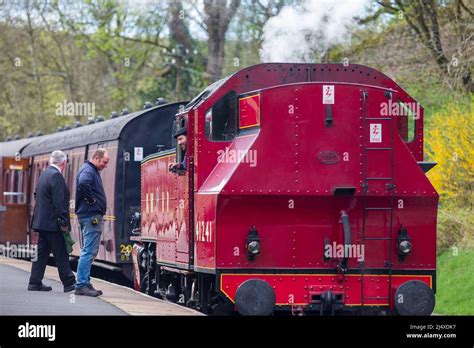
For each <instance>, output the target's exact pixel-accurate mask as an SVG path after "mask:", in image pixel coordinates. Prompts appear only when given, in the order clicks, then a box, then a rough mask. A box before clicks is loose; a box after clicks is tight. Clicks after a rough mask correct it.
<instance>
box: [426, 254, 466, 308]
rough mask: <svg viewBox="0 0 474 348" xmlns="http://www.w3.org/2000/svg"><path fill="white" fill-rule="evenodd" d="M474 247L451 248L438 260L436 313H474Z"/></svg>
mask: <svg viewBox="0 0 474 348" xmlns="http://www.w3.org/2000/svg"><path fill="white" fill-rule="evenodd" d="M473 261H474V249H470V250H456V249H451V250H448V251H446V252H444V253H443V254H441V255H439V257H438V260H437V293H436V307H435V310H434V311H435V313H437V314H444V315H474V296H472V294H473V293H474V262H473Z"/></svg>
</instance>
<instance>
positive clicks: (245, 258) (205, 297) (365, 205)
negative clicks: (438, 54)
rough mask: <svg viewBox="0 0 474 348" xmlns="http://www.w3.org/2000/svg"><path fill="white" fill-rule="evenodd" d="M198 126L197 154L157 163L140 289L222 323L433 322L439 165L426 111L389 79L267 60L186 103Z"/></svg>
mask: <svg viewBox="0 0 474 348" xmlns="http://www.w3.org/2000/svg"><path fill="white" fill-rule="evenodd" d="M184 127H186V130H187V142H186V149H185V153H186V155H185V157H183V155H184V151H183V149H182V148H181V147H179V146H177V147H176V148H175V149H173V148H172V149H169V150H165V151H161V152H158V153H156V154H153V155H150V156H148V157H146V158H145V159H144V160H143V161H142V165H141V174H142V184H141V222H140V224H139V228H137V229H135V230H134V233H135V236H133V237H132V238H131V239H132V240H134V241H135V244H134V247H133V261H134V275H135V276H134V282H135V287H136V288H137V289H140V290H141V291H144V292H147V293H149V294H152V295H155V296H159V297H163V298H166V299H168V300H171V301H175V302H177V303H181V304H183V305H187V306H193V307H195V308H198V309H200V310H202V311H204V312H206V313H226V312H229V311H238V312H239V313H240V314H242V315H268V314H271V313H273V312H275V311H278V310H284V311H285V310H286V311H291V312H292V313H298V314H305V313H316V314H334V313H337V312H344V311H349V312H352V313H386V314H392V313H393V314H399V315H429V314H431V313H432V311H433V308H434V304H435V297H434V293H435V290H436V283H435V280H436V279H435V276H436V216H437V206H438V194H437V193H436V191H435V189H434V188H433V186H432V185H431V183H430V182H429V180H428V178H427V177H426V175H425V173H426V172H427V171H428V170H429V169H430V168H431V167H432V166H433V165H434V163H429V162H424V161H423V108H422V107H421V106H419V105H418V104H417V103H416V101H415V100H414V99H413V98H411V97H410V96H409V95H408V94H407V93H406V92H405V91H404V90H403V89H402V88H401V87H400V86H398V85H397V84H396V83H395V82H394V81H393V80H391V79H390V78H389V77H387V76H386V75H384V74H382V73H380V72H379V71H376V70H374V69H370V68H368V67H365V66H361V65H348V66H344V65H339V64H277V63H272V64H260V65H256V66H252V67H249V68H246V69H243V70H241V71H239V72H237V73H235V74H234V75H232V76H230V77H227V78H225V79H223V80H220V81H217V82H216V83H214V84H212V85H211V86H209V87H208V88H207V89H206V90H204V91H203V92H202V93H201V94H199V95H198V96H197V97H196V98H195V99H194V100H192V101H191V102H190V103H189V104H187V105H186V106H185V107H183V108H181V109H180V110H179V111H178V113H177V114H176V120H175V124H174V132H177V131H178V130H179V129H181V128H184ZM183 158H185V161H186V170H177V171H173V172H170V171H169V170H168V166H169V164H170V163H172V162H178V163H179V162H181V161H182V160H183Z"/></svg>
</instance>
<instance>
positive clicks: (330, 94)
mask: <svg viewBox="0 0 474 348" xmlns="http://www.w3.org/2000/svg"><path fill="white" fill-rule="evenodd" d="M323 104H334V85H323Z"/></svg>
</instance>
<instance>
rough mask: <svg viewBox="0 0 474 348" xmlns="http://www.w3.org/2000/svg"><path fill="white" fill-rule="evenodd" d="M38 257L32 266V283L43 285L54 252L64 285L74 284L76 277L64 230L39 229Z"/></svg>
mask: <svg viewBox="0 0 474 348" xmlns="http://www.w3.org/2000/svg"><path fill="white" fill-rule="evenodd" d="M38 232H39V240H38V250H37V255H38V259H37V260H36V261H35V262H33V265H32V267H31V276H30V285H41V284H42V283H41V281H42V279H43V277H44V271H45V269H46V265H47V264H48V257H49V254H50V253H51V252H53V256H54V261H55V262H56V266H57V267H58V272H59V277H60V278H61V282H62V283H63V285H64V286H69V285H73V284H74V283H75V282H76V277H75V276H74V274H73V273H72V271H71V268H70V266H69V254H68V253H67V250H66V245H65V242H64V236H63V235H62V232H59V231H57V232H52V231H38Z"/></svg>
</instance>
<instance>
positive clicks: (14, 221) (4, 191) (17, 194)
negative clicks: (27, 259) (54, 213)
mask: <svg viewBox="0 0 474 348" xmlns="http://www.w3.org/2000/svg"><path fill="white" fill-rule="evenodd" d="M28 167H29V160H28V159H27V158H19V157H3V158H0V170H1V175H2V177H1V179H0V185H1V186H0V193H1V195H0V226H2V229H1V230H0V243H2V244H5V243H6V242H9V243H11V244H26V243H27V241H28V238H27V237H28V204H27V203H28V202H27V197H28V192H27V191H28V178H29V175H28Z"/></svg>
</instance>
